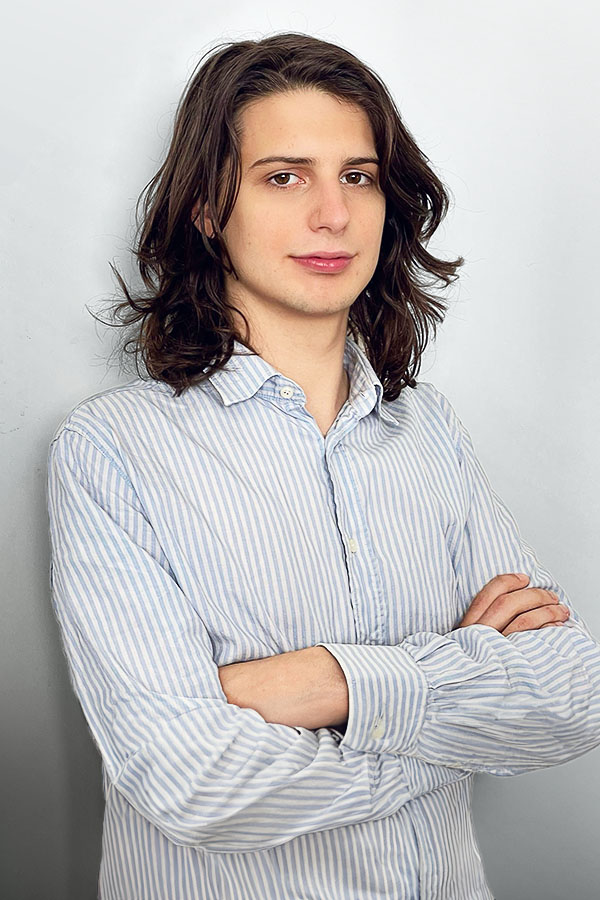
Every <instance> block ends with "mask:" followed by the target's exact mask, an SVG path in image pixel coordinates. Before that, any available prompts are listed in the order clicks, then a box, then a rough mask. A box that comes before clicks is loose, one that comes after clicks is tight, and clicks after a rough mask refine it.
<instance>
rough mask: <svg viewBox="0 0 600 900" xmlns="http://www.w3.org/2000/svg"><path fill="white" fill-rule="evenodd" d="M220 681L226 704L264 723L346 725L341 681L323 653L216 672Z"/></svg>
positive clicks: (309, 650)
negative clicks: (251, 713)
mask: <svg viewBox="0 0 600 900" xmlns="http://www.w3.org/2000/svg"><path fill="white" fill-rule="evenodd" d="M219 679H220V681H221V686H222V688H223V692H224V693H225V696H226V697H227V700H228V702H229V703H232V704H234V705H235V706H239V707H242V708H244V707H249V708H252V709H255V710H256V711H257V712H258V713H260V715H261V716H262V717H263V718H264V719H265V721H266V722H271V723H276V724H279V725H290V726H296V727H303V728H312V729H314V728H328V727H337V728H339V727H340V726H344V725H345V724H346V721H347V719H348V685H347V683H346V678H345V675H344V673H343V671H342V668H341V666H340V664H339V663H338V661H337V660H336V659H335V657H334V656H333V654H332V653H330V652H329V650H327V649H326V648H325V647H306V648H304V649H302V650H292V651H290V652H288V653H280V654H278V655H276V656H268V657H265V658H264V659H253V660H249V661H248V662H242V663H231V664H230V665H228V666H220V668H219Z"/></svg>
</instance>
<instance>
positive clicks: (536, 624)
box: [501, 604, 569, 635]
mask: <svg viewBox="0 0 600 900" xmlns="http://www.w3.org/2000/svg"><path fill="white" fill-rule="evenodd" d="M568 618H569V610H568V609H567V607H566V606H562V605H561V604H556V605H554V604H552V605H547V606H541V607H538V609H531V610H528V612H526V613H521V615H520V616H516V618H514V619H513V620H512V622H510V623H509V624H508V625H507V626H506V628H504V629H503V630H502V632H501V633H502V634H504V635H507V634H513V633H514V632H515V631H535V630H536V629H538V628H545V627H546V626H547V625H557V624H558V623H559V622H566V620H567V619H568Z"/></svg>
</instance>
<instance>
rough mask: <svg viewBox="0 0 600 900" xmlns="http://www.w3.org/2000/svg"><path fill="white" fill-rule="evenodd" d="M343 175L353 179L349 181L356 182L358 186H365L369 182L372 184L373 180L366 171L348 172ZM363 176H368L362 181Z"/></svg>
mask: <svg viewBox="0 0 600 900" xmlns="http://www.w3.org/2000/svg"><path fill="white" fill-rule="evenodd" d="M343 177H344V178H350V179H353V180H351V181H350V182H349V184H355V185H357V186H358V187H364V186H366V185H367V184H370V183H371V181H372V179H371V176H370V175H367V173H366V172H347V173H346V174H345V175H344V176H343ZM361 178H366V179H367V180H366V181H364V182H361V181H360V179H361Z"/></svg>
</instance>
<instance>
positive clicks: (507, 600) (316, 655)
mask: <svg viewBox="0 0 600 900" xmlns="http://www.w3.org/2000/svg"><path fill="white" fill-rule="evenodd" d="M526 578H527V576H523V575H518V574H506V575H497V576H496V577H495V578H493V579H492V580H491V581H489V582H488V583H487V584H486V585H485V586H484V587H483V588H482V590H481V591H480V592H479V593H478V594H477V596H476V597H475V599H474V600H473V602H472V603H471V605H470V607H469V609H468V610H467V613H466V614H465V616H464V617H463V619H462V621H461V623H460V625H459V627H465V626H466V625H471V624H483V625H491V626H492V627H494V628H496V629H497V630H498V631H500V632H501V633H503V634H510V633H512V632H515V631H526V630H530V629H533V628H545V627H546V626H547V625H553V624H560V623H561V622H563V621H565V620H566V619H567V618H568V615H569V611H568V609H567V608H566V607H564V606H562V605H561V604H559V602H558V597H557V596H556V594H554V593H552V592H551V591H547V590H544V589H541V588H525V587H524V585H525V584H526ZM219 679H220V681H221V686H222V688H223V692H224V694H225V696H226V697H227V700H228V702H229V703H232V704H234V705H235V706H239V707H241V708H251V709H254V710H256V712H258V713H260V715H261V716H262V717H263V719H264V720H265V721H266V722H271V723H277V724H280V725H289V726H302V727H304V728H311V729H315V728H329V727H334V728H338V729H341V730H343V729H344V728H345V725H346V722H347V719H348V703H349V696H348V684H347V682H346V676H345V675H344V672H343V670H342V667H341V666H340V664H339V663H338V661H337V660H336V658H335V657H334V656H333V654H332V653H330V652H329V650H327V649H326V648H325V647H306V648H304V649H302V650H293V651H291V652H289V653H281V654H278V655H276V656H268V657H266V658H264V659H254V660H250V661H248V662H242V663H232V664H230V665H228V666H221V667H220V668H219Z"/></svg>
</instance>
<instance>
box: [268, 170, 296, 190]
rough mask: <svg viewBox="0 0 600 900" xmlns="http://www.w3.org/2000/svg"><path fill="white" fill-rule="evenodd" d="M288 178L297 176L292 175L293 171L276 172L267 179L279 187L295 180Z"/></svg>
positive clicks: (288, 184)
mask: <svg viewBox="0 0 600 900" xmlns="http://www.w3.org/2000/svg"><path fill="white" fill-rule="evenodd" d="M290 178H298V176H297V175H294V174H293V172H278V173H277V174H276V175H271V177H270V178H269V179H268V180H269V184H275V185H280V186H281V187H288V186H291V185H292V184H294V183H295V182H292V181H290Z"/></svg>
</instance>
